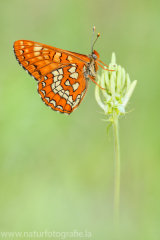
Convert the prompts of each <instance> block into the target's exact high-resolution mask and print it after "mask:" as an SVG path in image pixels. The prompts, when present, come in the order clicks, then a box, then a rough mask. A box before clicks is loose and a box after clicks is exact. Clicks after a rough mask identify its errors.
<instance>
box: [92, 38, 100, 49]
mask: <svg viewBox="0 0 160 240" xmlns="http://www.w3.org/2000/svg"><path fill="white" fill-rule="evenodd" d="M99 36H100V33H97V38H96V40H95V42H94V43H93V47H94V44H95V43H96V42H97V39H98V38H99ZM93 47H92V53H93Z"/></svg>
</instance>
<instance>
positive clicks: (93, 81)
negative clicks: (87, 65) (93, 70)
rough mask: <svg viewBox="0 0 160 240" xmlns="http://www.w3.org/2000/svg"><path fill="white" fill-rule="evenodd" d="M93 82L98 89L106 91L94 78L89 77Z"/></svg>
mask: <svg viewBox="0 0 160 240" xmlns="http://www.w3.org/2000/svg"><path fill="white" fill-rule="evenodd" d="M88 77H89V78H90V79H91V80H92V82H94V83H95V84H96V85H97V86H98V87H100V88H101V89H102V90H105V88H102V87H101V86H100V85H99V84H98V83H97V82H96V81H94V78H93V77H92V76H88Z"/></svg>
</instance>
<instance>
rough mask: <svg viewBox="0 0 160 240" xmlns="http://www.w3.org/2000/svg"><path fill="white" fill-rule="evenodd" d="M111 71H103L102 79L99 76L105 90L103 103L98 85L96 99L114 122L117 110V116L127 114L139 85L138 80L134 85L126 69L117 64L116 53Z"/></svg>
mask: <svg viewBox="0 0 160 240" xmlns="http://www.w3.org/2000/svg"><path fill="white" fill-rule="evenodd" d="M109 70H114V71H106V70H102V75H101V77H100V76H98V84H99V85H100V86H101V87H102V88H104V89H105V90H101V92H102V95H103V101H102V100H101V97H100V88H99V87H98V86H97V85H96V88H95V97H96V101H97V102H98V104H99V106H100V107H101V108H102V109H103V110H104V113H105V114H106V115H111V117H110V118H109V119H108V120H109V121H110V122H113V117H112V115H113V111H114V110H116V113H117V116H118V117H119V116H121V115H124V114H125V112H126V111H125V108H126V106H127V103H128V101H129V99H130V97H131V95H132V93H133V91H134V88H135V86H136V84H137V80H134V81H133V82H132V83H131V81H130V78H129V74H128V73H127V74H126V72H125V70H124V68H122V67H121V66H120V65H117V64H116V56H115V53H112V58H111V63H110V64H109Z"/></svg>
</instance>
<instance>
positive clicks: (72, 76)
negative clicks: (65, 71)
mask: <svg viewBox="0 0 160 240" xmlns="http://www.w3.org/2000/svg"><path fill="white" fill-rule="evenodd" d="M69 76H70V77H71V78H74V79H77V78H78V73H77V72H75V73H72V74H70V75H69Z"/></svg>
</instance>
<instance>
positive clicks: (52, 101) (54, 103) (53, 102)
mask: <svg viewBox="0 0 160 240" xmlns="http://www.w3.org/2000/svg"><path fill="white" fill-rule="evenodd" d="M50 103H51V104H53V106H54V107H55V106H56V101H55V100H53V99H52V100H51V101H50Z"/></svg>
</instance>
